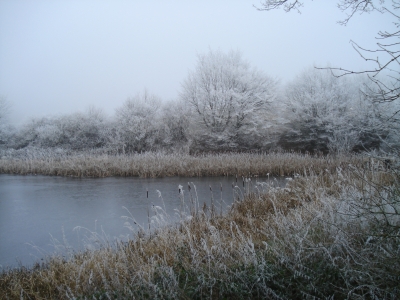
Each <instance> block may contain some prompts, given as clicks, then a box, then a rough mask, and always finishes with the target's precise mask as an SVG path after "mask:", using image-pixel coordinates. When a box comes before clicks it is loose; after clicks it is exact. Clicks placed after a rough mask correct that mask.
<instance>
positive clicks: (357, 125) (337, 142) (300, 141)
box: [279, 68, 387, 153]
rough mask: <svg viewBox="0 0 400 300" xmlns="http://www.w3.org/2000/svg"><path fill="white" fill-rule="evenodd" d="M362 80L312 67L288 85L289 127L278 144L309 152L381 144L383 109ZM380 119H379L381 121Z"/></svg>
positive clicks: (287, 115)
mask: <svg viewBox="0 0 400 300" xmlns="http://www.w3.org/2000/svg"><path fill="white" fill-rule="evenodd" d="M361 86H362V81H360V80H355V79H354V78H352V79H351V78H344V77H341V78H337V77H335V76H333V75H332V74H331V72H330V71H329V70H327V69H326V70H317V69H314V68H309V69H307V70H305V71H303V72H302V73H301V74H300V75H298V76H297V77H296V78H295V79H294V80H293V81H292V82H290V83H289V84H288V85H287V86H286V88H285V95H284V101H283V103H284V105H285V108H286V118H287V119H288V120H290V122H289V123H288V125H287V128H288V130H287V131H286V132H285V133H284V134H283V135H282V136H281V138H280V141H279V145H280V146H281V147H283V148H285V149H295V150H299V151H308V152H315V151H321V152H325V153H326V152H336V153H337V152H349V151H353V150H365V149H367V148H378V147H379V145H380V140H381V136H385V135H386V134H387V133H386V131H384V130H382V128H380V127H379V126H378V124H379V122H380V120H379V119H380V118H381V116H382V110H381V108H379V107H378V106H377V105H376V104H375V103H373V102H371V101H368V99H366V97H365V95H364V94H363V93H362V92H361V91H360V87H361ZM378 121H379V122H378Z"/></svg>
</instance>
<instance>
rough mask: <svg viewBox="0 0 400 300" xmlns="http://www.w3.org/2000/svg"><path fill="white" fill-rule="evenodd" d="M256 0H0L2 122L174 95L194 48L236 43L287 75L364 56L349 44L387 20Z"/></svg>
mask: <svg viewBox="0 0 400 300" xmlns="http://www.w3.org/2000/svg"><path fill="white" fill-rule="evenodd" d="M258 5H259V2H257V1H246V0H240V1H239V0H235V1H232V0H230V1H39V0H38V1H20V0H16V1H7V0H0V95H1V96H2V97H4V98H6V100H7V102H8V103H10V104H11V110H10V121H11V123H12V124H14V125H21V124H23V123H25V122H27V121H28V120H30V119H31V118H38V117H43V116H48V115H64V114H69V113H74V112H78V111H81V112H83V111H85V110H87V109H88V108H89V107H90V106H95V107H98V108H101V109H102V110H103V111H104V112H105V113H107V114H108V115H112V114H113V113H114V111H115V110H116V109H117V108H119V107H121V106H122V105H123V103H124V102H125V101H126V99H127V98H129V97H133V96H135V95H136V94H137V93H139V92H143V90H144V89H145V88H146V89H147V90H148V91H150V92H151V93H154V94H155V95H157V96H158V97H160V99H161V100H162V101H167V100H171V99H177V98H179V93H180V92H181V86H182V82H183V81H184V79H185V78H186V77H187V75H188V72H189V70H193V69H194V68H195V66H196V61H197V55H198V54H199V53H200V54H201V53H206V52H208V51H209V50H210V49H212V50H219V51H221V52H225V53H226V52H229V51H230V50H239V51H240V52H241V53H242V54H243V58H244V59H245V60H246V61H248V62H249V63H250V64H251V65H252V66H255V67H256V68H258V69H259V70H262V71H263V72H266V73H267V74H268V75H269V76H271V77H274V78H277V79H279V80H280V82H281V83H286V82H288V81H290V80H292V79H293V78H294V77H295V76H296V75H297V74H299V73H300V72H302V70H304V69H305V68H308V67H310V66H326V65H328V64H329V65H330V66H333V67H336V66H340V67H346V68H348V69H352V70H361V69H365V68H366V67H367V66H368V64H367V63H366V62H365V61H364V60H363V59H361V58H360V57H359V55H358V54H357V53H356V52H355V51H354V50H353V49H352V47H351V44H350V43H349V42H350V40H351V39H353V40H354V41H356V42H357V43H359V44H360V45H362V46H364V47H366V48H368V47H369V48H373V47H374V46H375V43H376V40H375V36H376V33H377V32H378V31H379V30H381V29H382V28H385V29H387V28H393V24H392V20H390V18H388V17H387V15H386V16H385V15H382V14H380V13H377V12H372V13H370V14H363V15H356V16H355V17H354V18H352V20H351V21H350V22H349V23H348V25H347V26H341V25H339V24H337V21H340V20H343V19H344V17H345V14H344V13H342V12H341V11H340V10H339V9H338V8H337V7H336V3H335V1H313V2H306V4H305V5H306V9H303V10H302V12H301V14H300V13H293V12H292V13H285V12H284V11H281V10H276V11H270V12H262V11H258V10H257V9H256V8H255V7H254V6H258Z"/></svg>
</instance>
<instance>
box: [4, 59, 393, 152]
mask: <svg viewBox="0 0 400 300" xmlns="http://www.w3.org/2000/svg"><path fill="white" fill-rule="evenodd" d="M374 88H375V87H374V86H373V85H372V84H371V81H370V80H368V78H366V77H362V76H358V77H339V78H337V77H334V76H332V74H331V71H330V70H317V69H314V68H308V69H306V70H304V71H303V72H302V73H300V74H298V75H297V77H296V78H294V79H293V80H292V81H291V82H289V83H287V84H286V85H280V84H279V82H278V80H276V79H274V78H273V77H270V76H268V75H266V74H265V73H263V72H262V71H260V70H258V69H256V68H254V67H252V66H250V64H249V63H248V62H246V61H245V60H244V59H243V58H242V55H241V53H240V52H237V51H236V52H235V51H231V52H229V53H223V52H221V51H209V52H208V53H205V54H201V55H199V56H198V61H197V66H196V67H195V69H194V70H193V71H191V72H190V73H189V74H188V76H187V78H186V79H185V80H184V81H183V84H182V89H181V91H180V95H179V98H178V99H177V100H176V101H170V102H165V101H162V100H161V99H160V98H159V97H158V96H156V95H153V94H151V93H150V92H149V91H147V90H145V91H143V92H142V93H139V94H137V95H136V96H134V97H132V98H129V99H127V100H126V101H125V103H124V104H123V105H122V106H121V107H120V108H118V109H117V110H116V111H115V114H114V115H113V116H112V117H108V116H107V115H106V114H105V113H104V112H103V111H102V110H101V109H98V108H95V107H91V108H89V109H88V110H87V111H86V112H83V113H73V114H69V115H63V116H58V117H55V116H53V117H43V118H38V119H33V120H31V121H29V122H27V123H26V124H24V125H23V126H21V127H20V128H18V129H16V128H12V127H11V126H9V125H8V122H7V118H6V116H7V113H6V112H8V109H7V108H8V107H9V106H8V103H7V102H6V101H5V99H4V98H0V150H1V151H2V152H0V154H1V153H6V152H10V151H11V152H12V151H15V150H21V149H31V148H35V149H59V150H60V151H69V152H76V151H78V152H84V151H98V152H100V153H109V154H129V153H138V152H143V151H160V150H162V151H183V152H190V153H198V152H209V151H213V152H220V151H224V152H226V151H252V150H261V151H269V150H276V149H282V150H285V151H291V150H293V151H299V152H310V153H313V152H322V153H343V152H354V151H355V152H359V151H364V150H371V149H386V148H387V149H389V148H390V147H398V146H399V145H400V141H399V134H398V132H400V130H399V129H400V128H399V125H400V123H399V119H398V117H397V115H396V114H394V112H396V111H399V109H400V108H399V103H398V102H396V101H392V102H387V103H378V102H377V101H374V99H373V98H372V97H371V91H374Z"/></svg>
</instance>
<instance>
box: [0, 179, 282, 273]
mask: <svg viewBox="0 0 400 300" xmlns="http://www.w3.org/2000/svg"><path fill="white" fill-rule="evenodd" d="M257 180H258V181H265V180H266V179H257ZM257 180H256V179H254V178H253V180H252V184H251V186H254V184H255V181H257ZM188 182H190V183H191V187H192V188H191V190H190V192H191V193H192V195H193V196H194V197H195V196H196V193H197V197H198V199H199V201H200V204H203V203H204V202H205V203H207V204H208V205H210V202H211V199H212V198H213V199H214V202H215V204H216V206H217V208H218V209H220V207H221V205H220V203H221V199H222V202H223V203H224V204H223V207H226V205H230V204H231V203H232V202H233V199H234V195H236V196H238V195H241V194H242V191H243V183H242V179H239V182H237V183H236V179H235V178H233V177H200V178H197V177H195V178H188V177H167V178H132V177H130V178H122V177H111V178H67V177H49V176H20V175H5V174H0V241H1V242H0V265H2V266H17V265H18V262H20V263H21V264H23V265H29V264H32V263H33V262H34V261H36V260H37V259H40V258H42V257H43V256H44V254H46V253H53V252H54V250H55V248H54V245H53V244H57V242H52V239H56V240H58V241H59V244H64V245H65V241H66V242H67V243H68V244H69V245H70V246H71V247H73V248H74V249H82V246H83V242H82V240H83V239H84V233H85V230H79V231H76V230H75V231H74V230H73V229H74V228H75V227H77V226H80V227H84V228H87V229H89V230H90V231H96V232H97V233H99V234H101V233H102V232H104V233H105V234H106V235H107V237H108V240H110V241H112V240H114V239H115V238H124V237H125V238H126V236H127V235H128V234H129V233H130V231H129V230H128V229H127V228H124V222H125V221H124V220H123V219H122V218H121V217H122V216H128V215H129V213H128V212H127V210H125V209H124V207H126V208H127V209H128V210H129V212H130V213H131V214H132V215H133V217H134V218H135V220H136V222H137V223H139V224H141V225H142V226H144V227H145V228H147V226H148V221H147V211H148V208H149V207H150V206H151V205H155V206H160V207H162V208H164V205H165V208H166V211H167V213H168V214H169V215H171V216H174V214H175V209H179V207H180V205H181V199H180V197H179V192H178V185H182V186H183V190H184V194H183V195H184V200H185V203H189V201H190V194H189V189H188ZM193 184H194V186H195V187H196V189H195V188H194V186H193ZM281 184H283V183H282V181H281ZM233 185H237V186H238V187H240V189H239V188H234V189H233V188H232V186H233ZM157 190H159V191H160V192H161V194H162V198H160V197H159V194H158V192H157ZM147 195H148V198H147ZM150 214H154V212H150Z"/></svg>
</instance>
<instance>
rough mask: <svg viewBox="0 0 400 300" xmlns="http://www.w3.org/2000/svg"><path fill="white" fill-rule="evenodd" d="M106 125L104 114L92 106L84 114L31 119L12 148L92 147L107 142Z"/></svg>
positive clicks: (79, 148) (86, 148)
mask: <svg viewBox="0 0 400 300" xmlns="http://www.w3.org/2000/svg"><path fill="white" fill-rule="evenodd" d="M109 126H110V124H109V122H108V121H107V119H106V117H105V115H104V113H103V112H102V111H101V110H100V109H97V108H94V107H91V108H89V109H88V110H87V111H86V112H84V113H73V114H69V115H64V116H58V117H54V116H53V117H43V118H37V119H32V120H31V121H29V122H28V123H26V124H24V125H23V126H22V128H21V129H20V130H19V132H18V134H16V136H15V137H14V142H13V147H14V148H17V149H20V148H24V147H27V146H33V147H39V148H63V149H70V150H77V151H86V150H92V149H95V148H101V147H104V146H105V145H107V143H108V133H107V130H108V128H109Z"/></svg>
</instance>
